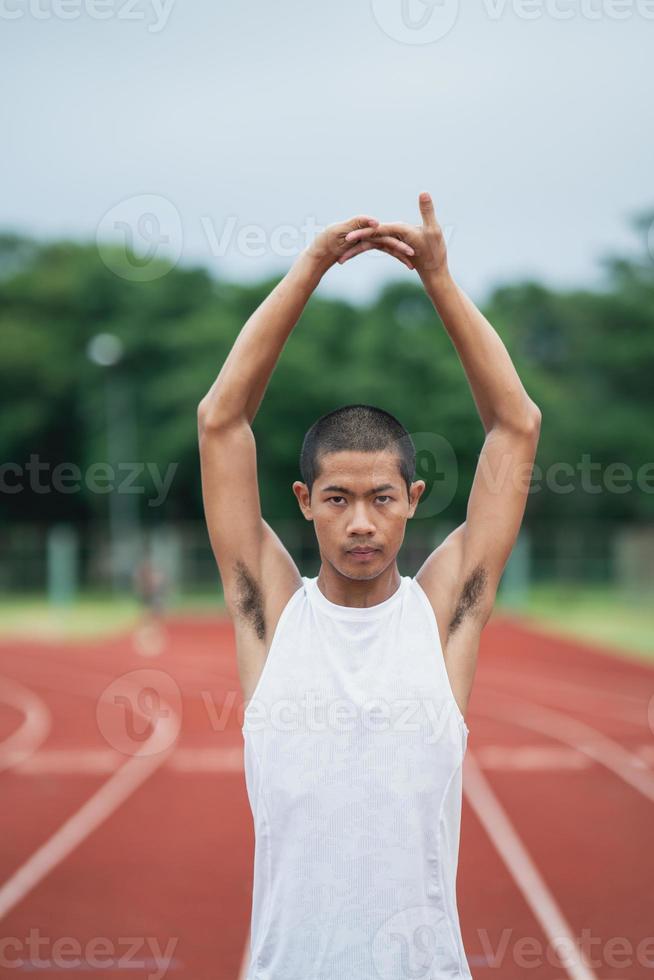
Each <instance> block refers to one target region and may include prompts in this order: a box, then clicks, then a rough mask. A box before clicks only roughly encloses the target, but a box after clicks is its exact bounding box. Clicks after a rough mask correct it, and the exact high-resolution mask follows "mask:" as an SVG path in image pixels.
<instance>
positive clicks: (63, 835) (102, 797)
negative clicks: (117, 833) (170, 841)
mask: <svg viewBox="0 0 654 980" xmlns="http://www.w3.org/2000/svg"><path fill="white" fill-rule="evenodd" d="M133 701H134V705H135V707H134V710H135V711H139V709H138V698H136V697H135V698H134V699H133ZM162 707H164V708H166V709H167V710H166V711H164V712H163V713H160V714H159V715H158V717H157V719H156V723H155V727H154V730H153V732H152V734H151V735H150V737H149V738H148V739H147V740H146V741H145V742H143V744H142V745H141V746H140V747H139V749H138V750H137V752H135V753H134V755H133V756H131V757H130V759H129V760H128V761H127V762H126V763H125V764H124V765H123V766H121V768H120V769H119V770H118V771H117V772H115V773H114V774H113V775H112V776H110V777H109V779H108V780H107V781H106V782H104V783H103V784H102V786H101V787H100V789H99V790H97V791H96V792H95V793H94V794H93V796H91V797H90V798H89V799H88V800H87V801H86V803H84V804H83V805H82V806H81V807H80V808H79V810H77V811H76V812H75V813H74V814H73V815H72V817H69V818H68V820H66V821H65V823H63V824H62V825H61V826H60V827H59V828H58V829H57V830H56V831H55V833H54V834H53V835H52V837H50V838H49V840H47V841H46V842H45V843H44V844H42V845H41V847H40V848H38V850H36V851H35V852H34V853H33V854H32V855H31V857H29V858H28V860H27V861H26V862H25V863H24V864H23V865H22V866H21V867H20V868H18V870H17V871H16V872H15V873H14V874H13V875H12V876H11V878H9V879H8V880H7V881H6V882H5V883H4V884H3V885H2V886H1V887H0V918H3V917H4V916H6V915H7V913H8V912H10V911H11V909H12V908H14V906H15V905H17V904H18V903H19V902H20V901H21V900H22V899H23V898H24V897H25V896H26V895H27V894H28V893H29V892H30V891H31V890H32V889H33V888H34V887H35V886H36V885H38V884H39V882H40V881H41V880H42V879H43V878H45V877H46V876H47V875H48V874H49V873H50V872H51V871H52V870H53V868H55V867H56V866H57V865H58V864H60V863H61V862H62V861H63V860H64V859H65V858H66V857H68V855H69V854H71V853H72V851H74V850H75V848H76V847H78V845H79V844H81V843H82V841H83V840H85V839H86V838H87V837H88V836H89V835H90V834H91V833H92V832H93V831H94V830H95V829H96V828H97V827H99V826H100V825H101V824H102V823H104V822H105V821H106V820H107V819H108V818H109V817H110V816H111V815H112V814H113V813H114V811H115V810H116V809H117V808H118V807H119V806H120V804H121V803H123V802H124V801H125V800H126V799H128V797H129V796H131V794H132V793H133V792H134V791H135V790H136V789H138V787H139V786H141V784H142V783H144V782H145V781H146V779H148V778H149V777H150V776H151V775H152V774H153V773H154V772H156V770H157V769H158V768H159V767H160V766H161V765H163V763H164V762H165V761H166V759H167V758H168V756H169V755H170V753H171V752H172V751H173V750H174V746H175V740H176V738H177V735H178V732H179V726H180V720H179V718H178V717H177V715H176V714H175V712H174V711H173V710H172V709H171V708H170V707H169V706H168V705H166V704H164V702H163V701H162ZM139 713H141V712H139ZM143 717H144V718H145V715H143ZM146 721H147V722H150V719H149V718H146Z"/></svg>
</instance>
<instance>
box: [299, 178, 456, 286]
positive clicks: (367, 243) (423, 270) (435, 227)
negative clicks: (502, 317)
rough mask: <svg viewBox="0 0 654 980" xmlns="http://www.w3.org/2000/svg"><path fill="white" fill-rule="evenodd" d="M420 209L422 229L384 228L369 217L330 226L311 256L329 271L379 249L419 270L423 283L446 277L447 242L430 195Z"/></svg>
mask: <svg viewBox="0 0 654 980" xmlns="http://www.w3.org/2000/svg"><path fill="white" fill-rule="evenodd" d="M418 207H419V210H420V215H421V218H422V224H421V225H409V224H405V223H404V222H401V221H393V222H390V223H388V224H382V223H380V222H379V221H378V220H377V218H373V217H371V216H370V215H367V214H359V215H357V216H356V217H354V218H350V219H349V220H348V221H343V222H340V223H337V224H334V225H329V226H328V227H327V228H325V229H324V230H323V231H322V232H320V234H319V235H317V236H316V238H315V240H314V241H313V242H312V244H311V245H310V246H309V248H308V249H307V250H306V251H307V254H308V255H309V256H311V258H312V259H315V260H316V261H317V262H318V263H319V264H320V265H321V266H322V267H323V269H327V268H329V267H330V266H332V265H334V264H336V263H338V264H339V265H343V263H344V262H347V261H348V259H351V258H353V257H354V256H355V255H359V253H360V252H366V251H368V250H369V249H371V248H375V249H378V250H379V251H381V252H386V253H387V254H388V255H392V256H394V258H396V259H399V260H400V262H403V263H404V265H405V266H406V267H407V268H408V269H415V270H416V271H417V272H418V274H419V275H420V276H421V278H422V279H425V278H430V277H433V276H438V275H441V274H443V273H446V272H447V250H446V247H445V239H444V236H443V232H442V230H441V227H440V225H439V224H438V221H437V220H436V214H435V211H434V204H433V202H432V199H431V196H430V195H429V194H428V193H427V192H426V191H423V192H422V193H421V194H420V195H419V196H418Z"/></svg>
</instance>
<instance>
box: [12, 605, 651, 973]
mask: <svg viewBox="0 0 654 980" xmlns="http://www.w3.org/2000/svg"><path fill="white" fill-rule="evenodd" d="M166 631H167V642H166V644H165V649H164V650H163V651H162V652H161V653H160V654H159V655H157V656H144V655H142V654H140V653H139V652H138V651H137V649H136V647H135V643H134V636H133V635H130V634H129V633H122V634H120V635H115V636H114V637H112V638H110V639H103V640H102V641H93V642H88V641H84V642H77V643H73V644H66V645H61V644H59V645H57V644H42V643H32V642H25V641H16V640H11V641H10V640H7V639H5V640H4V641H3V642H1V643H0V787H1V797H0V798H1V799H2V802H3V806H2V809H1V811H0V882H3V884H2V885H0V976H1V977H2V978H5V977H18V976H24V975H26V974H29V975H33V974H37V973H47V974H48V975H53V976H61V977H64V976H67V975H73V974H74V975H75V977H76V978H80V980H84V978H87V977H89V978H90V977H93V978H98V977H103V978H107V980H114V978H118V977H120V978H124V977H126V976H131V977H139V978H140V977H152V978H154V977H157V978H158V977H162V976H166V977H169V978H171V980H239V978H240V977H242V975H243V967H244V958H245V952H246V944H247V942H248V925H249V914H250V896H251V862H252V854H253V834H252V821H251V816H250V811H249V808H248V802H247V796H246V790H245V783H244V777H243V769H242V758H243V755H242V744H243V743H242V735H241V731H240V726H241V724H242V709H241V698H240V693H239V692H240V688H239V684H238V680H237V673H236V665H235V653H234V646H233V638H232V631H231V627H230V625H229V622H228V621H226V620H224V619H223V620H220V619H208V618H204V619H202V618H193V619H191V618H180V617H177V618H174V619H168V621H167V624H166ZM133 672H137V673H133ZM467 722H468V726H469V728H470V735H469V738H468V752H467V755H466V761H465V766H464V804H463V819H462V829H461V848H460V858H459V876H458V894H459V910H460V915H461V925H462V931H463V938H464V943H465V947H466V951H467V953H468V959H469V963H470V967H471V970H472V973H473V976H474V977H475V980H486V978H489V980H491V978H492V980H495V978H497V980H517V978H525V977H527V978H533V980H568V978H573V980H617V978H624V980H641V978H643V980H644V978H646V977H647V978H649V977H651V976H653V975H654V914H653V912H654V848H653V847H652V843H653V840H654V819H653V818H654V737H653V730H654V668H651V667H649V666H647V665H645V664H642V663H639V662H637V661H635V660H632V659H627V658H625V657H621V656H617V655H616V656H614V655H611V653H610V652H608V651H606V650H604V651H599V650H595V649H593V647H591V646H590V645H588V644H582V643H580V642H577V641H571V640H567V639H563V638H559V637H554V636H551V635H550V636H548V635H546V634H545V633H542V632H535V631H533V630H530V629H528V628H527V627H526V626H525V625H524V624H521V623H520V622H519V621H518V620H514V619H508V618H505V617H500V616H499V615H497V614H494V615H493V617H492V618H491V620H490V622H489V624H488V626H487V627H486V629H485V631H484V634H483V637H482V646H481V651H480V660H479V667H478V670H477V676H476V680H475V688H474V691H473V695H472V698H471V701H470V706H469V709H468V713H467ZM584 937H586V945H585V951H586V955H584V946H583V940H584ZM566 942H567V945H562V944H565V943H566ZM559 948H560V949H561V950H562V956H557V953H556V951H557V949H559ZM280 980H281V978H280ZM307 980H309V978H307ZM343 980H356V978H343ZM384 980H386V978H384ZM389 980H391V978H389ZM392 980H396V978H392Z"/></svg>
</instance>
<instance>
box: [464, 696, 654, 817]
mask: <svg viewBox="0 0 654 980" xmlns="http://www.w3.org/2000/svg"><path fill="white" fill-rule="evenodd" d="M486 694H487V697H486V698H485V699H484V702H483V703H482V704H481V705H480V706H479V707H477V706H475V713H476V714H482V715H485V716H489V717H493V718H499V719H500V720H502V721H509V722H510V723H511V724H512V725H513V724H518V725H520V726H521V727H522V728H528V729H530V730H531V731H535V732H539V733H540V734H541V735H549V737H550V738H552V739H554V741H556V742H563V743H564V744H566V745H569V746H571V747H572V748H573V749H577V750H578V751H579V752H583V753H584V754H585V755H588V756H590V758H591V759H594V760H595V761H596V762H599V764H600V765H602V766H604V767H605V768H606V769H609V770H610V771H611V772H613V773H615V775H616V776H618V778H619V779H621V780H622V781H623V782H625V783H627V784H628V785H629V786H631V787H633V789H635V790H637V792H639V793H641V794H642V795H643V796H644V797H645V798H646V799H648V800H650V801H651V802H653V803H654V773H652V772H651V770H650V769H649V767H648V765H647V762H646V761H645V760H644V759H643V758H642V757H641V756H639V755H637V754H636V753H635V752H630V751H629V750H628V749H625V748H623V746H622V745H620V744H619V743H618V742H614V741H613V739H612V738H610V737H609V736H608V735H604V734H603V733H602V732H599V731H598V730H597V729H596V728H593V727H592V725H587V724H586V722H583V721H579V720H578V719H576V718H572V717H571V716H570V715H568V714H565V713H564V712H563V711H557V710H555V709H554V708H545V707H543V705H540V704H536V703H535V702H533V701H527V700H525V699H524V698H522V697H520V698H518V697H517V696H516V697H515V698H514V697H512V696H511V695H507V694H504V693H502V692H499V691H493V690H492V689H491V688H489V687H486Z"/></svg>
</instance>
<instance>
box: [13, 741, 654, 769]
mask: <svg viewBox="0 0 654 980" xmlns="http://www.w3.org/2000/svg"><path fill="white" fill-rule="evenodd" d="M475 754H476V757H477V761H478V762H479V764H480V766H481V767H482V769H484V770H491V769H492V770H496V771H507V772H512V771H519V772H547V771H551V772H566V771H573V772H574V771H578V770H581V769H584V770H586V769H592V768H593V766H595V765H597V764H598V763H597V760H596V759H593V758H591V757H590V756H589V755H588V754H587V753H584V752H582V751H581V750H580V749H578V748H571V747H569V746H565V745H563V746H558V745H557V746H552V745H550V744H549V743H548V744H543V745H519V746H515V747H514V746H510V745H481V746H480V747H479V748H477V749H476V750H475ZM124 761H125V756H124V755H122V753H120V752H117V751H116V750H115V749H41V750H39V751H37V752H35V753H34V754H33V755H32V756H30V757H29V758H27V759H25V760H23V761H21V762H18V763H17V764H16V765H15V766H14V768H13V775H16V776H43V775H56V776H79V775H89V776H93V775H101V774H102V773H112V772H115V771H116V770H117V769H118V768H119V767H120V766H121V764H122V763H124ZM651 763H654V745H652V744H650V743H645V744H643V745H640V746H637V747H636V748H635V749H634V751H633V753H632V754H631V757H630V759H629V764H630V765H633V766H635V767H636V768H639V769H642V768H643V766H644V765H647V764H651ZM164 768H165V769H167V770H171V771H173V772H181V773H191V774H193V773H220V772H224V773H229V772H243V749H242V747H240V746H238V745H237V746H226V747H225V748H216V747H204V748H196V749H192V748H183V749H180V748H177V749H175V750H174V751H173V752H172V753H171V755H170V757H169V758H168V759H167V760H166V762H165V764H164Z"/></svg>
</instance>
